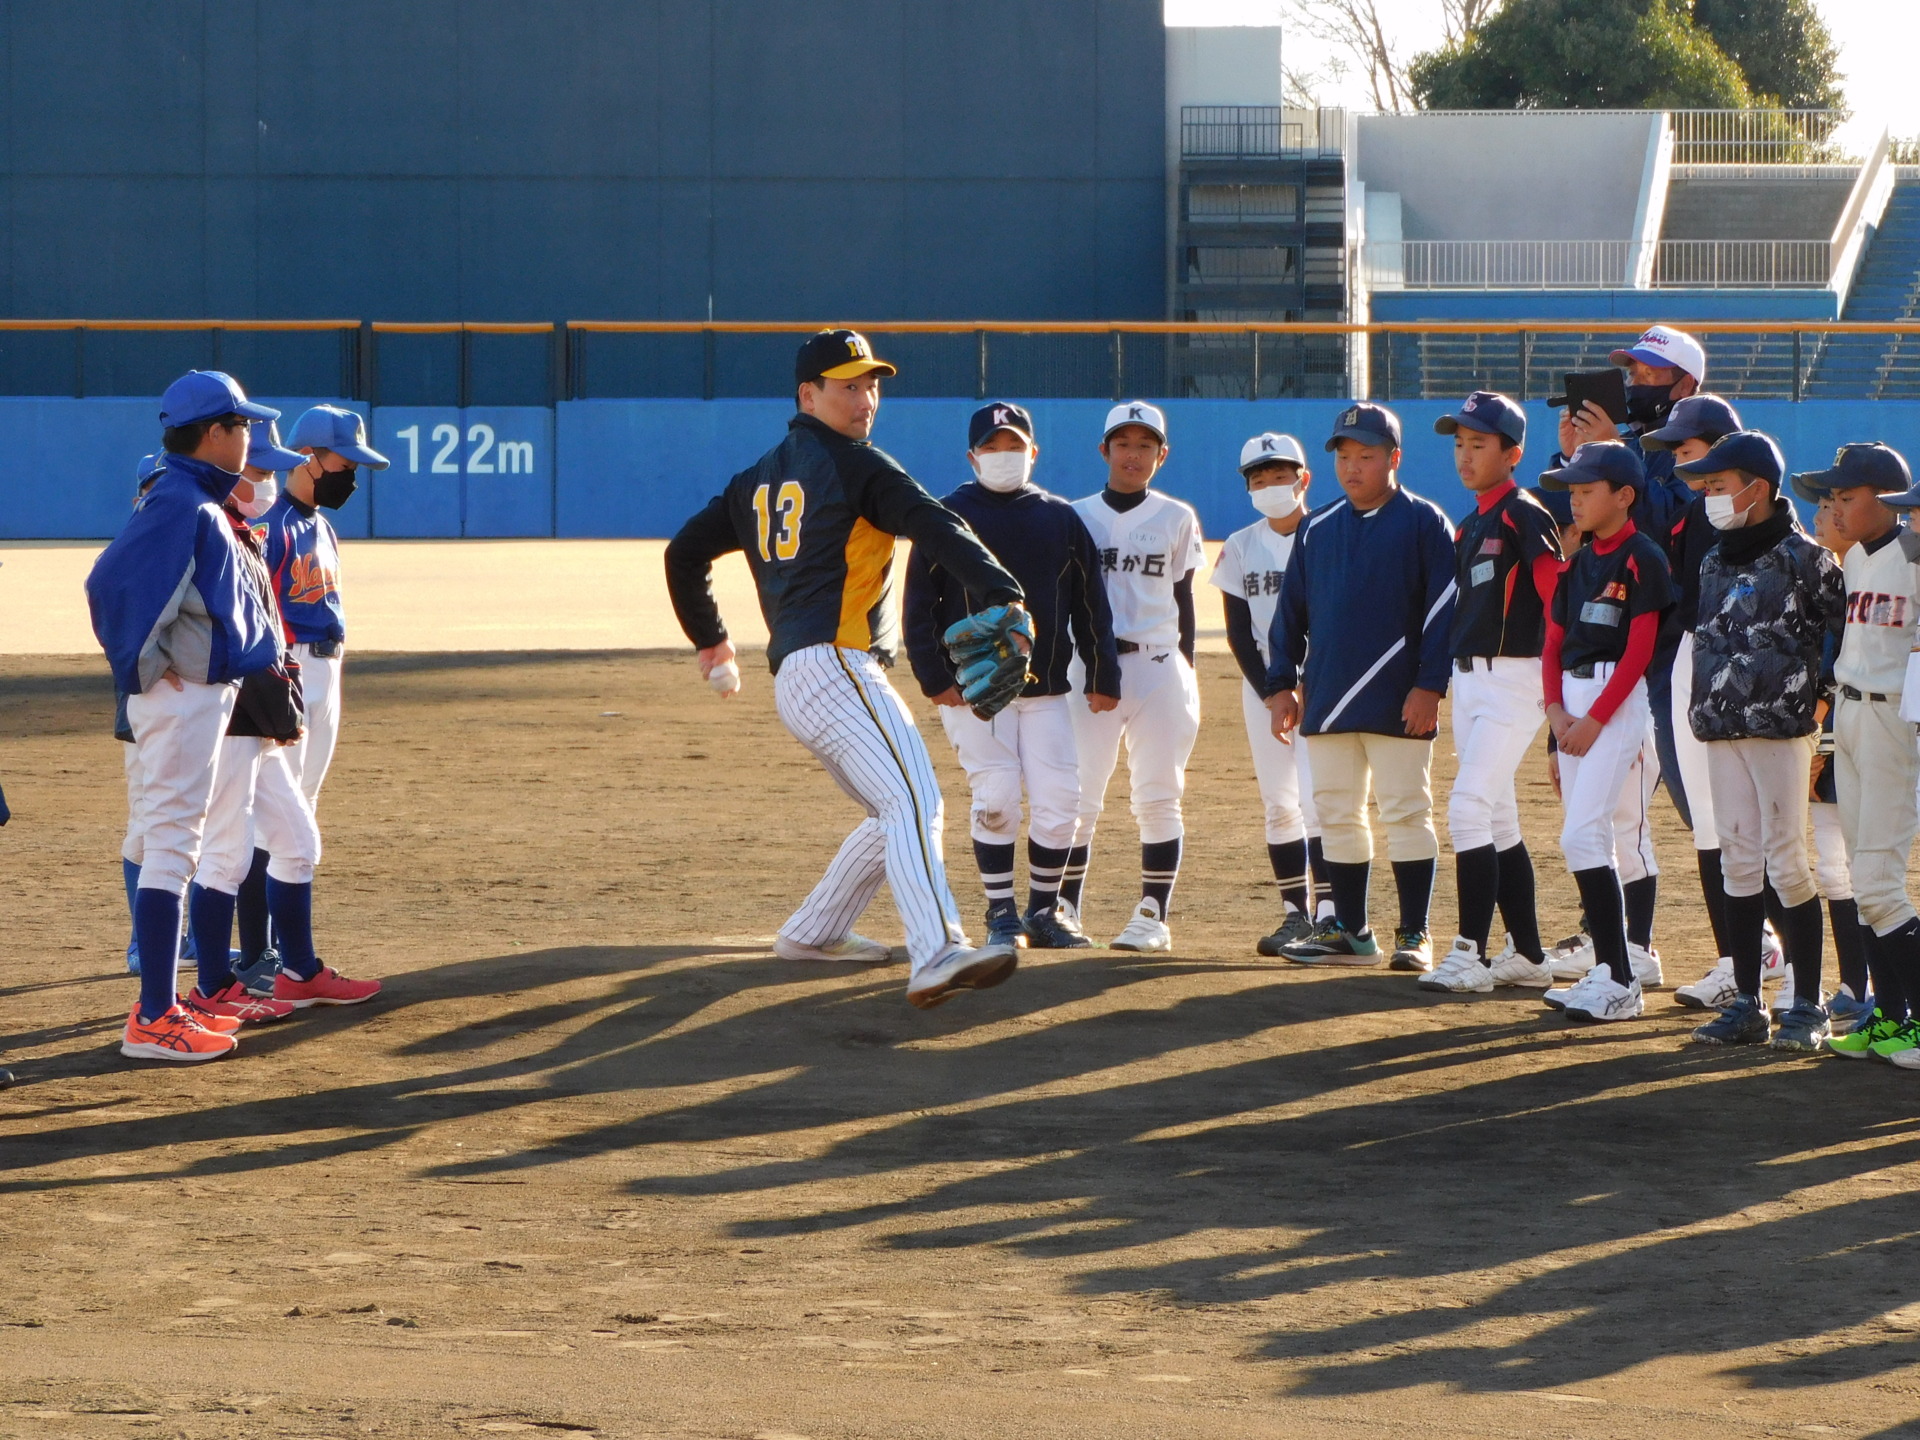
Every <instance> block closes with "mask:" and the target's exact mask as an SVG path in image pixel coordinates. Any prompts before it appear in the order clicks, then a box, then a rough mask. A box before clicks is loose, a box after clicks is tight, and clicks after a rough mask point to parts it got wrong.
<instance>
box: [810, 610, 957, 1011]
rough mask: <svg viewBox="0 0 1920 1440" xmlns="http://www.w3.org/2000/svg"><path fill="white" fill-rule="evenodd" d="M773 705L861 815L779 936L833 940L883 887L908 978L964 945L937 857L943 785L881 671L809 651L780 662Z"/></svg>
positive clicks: (861, 659)
mask: <svg viewBox="0 0 1920 1440" xmlns="http://www.w3.org/2000/svg"><path fill="white" fill-rule="evenodd" d="M773 702H774V708H775V709H776V710H778V711H779V714H780V720H781V723H782V724H784V725H785V726H786V727H787V729H788V730H789V731H790V732H791V733H792V735H793V738H794V739H796V740H798V741H799V742H800V743H801V744H802V745H804V746H806V747H807V749H808V750H810V751H812V752H813V755H814V758H815V759H817V760H819V762H820V763H821V764H822V765H824V766H826V767H827V773H828V774H829V775H831V776H832V777H833V779H834V783H835V784H837V785H838V786H839V787H840V788H841V789H842V790H844V791H846V792H847V794H848V795H850V796H852V797H853V799H854V800H855V801H857V802H858V803H859V805H860V807H861V808H862V809H864V810H865V811H866V812H867V818H866V819H865V820H863V821H861V822H860V824H858V825H856V826H855V827H854V829H853V833H852V834H850V835H849V836H847V838H846V839H845V841H843V842H842V843H841V846H840V853H839V854H837V855H835V856H834V857H833V863H832V864H831V865H829V866H828V867H827V873H826V874H825V875H823V876H821V877H820V883H819V884H817V885H815V886H814V887H813V893H812V894H811V895H809V896H807V898H806V900H805V901H804V902H803V903H802V904H801V906H800V908H799V909H798V910H796V911H794V912H793V914H792V916H791V917H789V919H788V920H787V923H786V924H785V925H783V926H781V927H780V933H781V934H782V935H784V936H786V937H787V938H788V939H789V940H793V941H797V942H798V943H800V944H802V945H824V944H826V943H828V942H829V941H833V940H838V939H839V938H840V937H842V936H843V935H845V934H846V933H847V932H848V931H849V930H851V929H852V928H853V924H854V921H856V920H858V919H859V918H860V914H861V912H862V911H864V910H865V909H866V908H867V906H868V904H870V903H871V902H872V900H873V897H874V894H875V893H876V892H877V891H878V890H879V889H880V882H881V881H882V880H885V881H886V882H887V884H888V885H889V887H890V888H891V889H892V891H893V903H894V904H895V906H897V907H898V908H899V911H900V919H901V920H902V921H903V922H904V923H905V925H906V928H907V957H908V960H909V962H910V963H911V965H912V968H913V970H914V972H915V973H918V972H919V971H920V970H921V969H922V968H923V967H924V966H926V965H927V964H928V963H930V962H931V961H933V960H934V959H935V958H936V957H938V956H939V955H940V954H941V953H942V952H943V951H945V950H947V949H948V948H949V947H951V946H954V945H964V944H966V943H967V938H966V933H965V932H964V931H963V930H962V929H961V928H960V911H959V907H958V906H956V905H955V904H954V900H953V891H952V890H951V889H950V888H949V887H948V885H947V867H946V860H945V857H944V855H943V854H942V847H941V835H940V832H941V827H942V824H943V820H944V816H943V811H942V804H941V799H940V782H939V781H938V779H936V778H935V776H934V773H933V762H932V761H931V760H929V759H928V758H927V747H926V745H925V744H924V743H922V741H921V739H920V732H919V731H918V730H916V729H915V728H914V724H913V715H912V714H911V712H909V711H908V709H907V707H906V704H905V702H904V701H902V700H901V698H900V696H899V694H898V693H897V692H896V691H895V690H894V688H893V686H892V685H891V684H889V683H888V681H887V675H886V671H885V670H883V669H882V668H881V667H880V662H879V661H877V660H875V659H874V658H873V656H872V655H870V654H868V653H867V652H866V651H864V650H848V649H844V648H842V647H840V646H837V645H809V646H808V647H807V648H806V649H804V650H796V651H794V652H793V654H791V655H789V656H787V658H786V659H784V660H782V661H781V662H780V673H779V674H777V675H776V676H774V680H773Z"/></svg>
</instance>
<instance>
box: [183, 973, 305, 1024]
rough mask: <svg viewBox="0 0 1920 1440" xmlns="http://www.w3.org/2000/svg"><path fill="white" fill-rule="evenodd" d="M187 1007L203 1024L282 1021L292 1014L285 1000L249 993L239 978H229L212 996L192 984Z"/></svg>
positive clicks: (291, 1007)
mask: <svg viewBox="0 0 1920 1440" xmlns="http://www.w3.org/2000/svg"><path fill="white" fill-rule="evenodd" d="M187 1008H188V1009H190V1010H192V1011H193V1012H194V1013H193V1018H194V1019H196V1020H198V1021H199V1022H200V1023H201V1024H202V1025H205V1024H207V1022H208V1021H209V1020H222V1019H224V1020H233V1021H236V1022H238V1023H239V1024H243V1025H244V1024H253V1025H258V1024H261V1023H263V1022H265V1021H268V1020H284V1019H286V1018H287V1016H289V1015H291V1014H293V1006H292V1005H291V1004H289V1003H288V1002H287V1001H285V1000H262V999H260V998H258V997H257V996H254V995H250V994H248V993H247V987H246V986H244V985H242V984H241V983H240V982H239V981H238V980H233V981H229V982H228V983H227V984H226V985H225V986H223V987H222V988H220V989H219V990H216V991H215V992H214V993H213V994H211V995H202V994H201V993H200V987H199V986H198V985H196V986H194V987H193V989H192V990H190V991H189V992H188V993H187Z"/></svg>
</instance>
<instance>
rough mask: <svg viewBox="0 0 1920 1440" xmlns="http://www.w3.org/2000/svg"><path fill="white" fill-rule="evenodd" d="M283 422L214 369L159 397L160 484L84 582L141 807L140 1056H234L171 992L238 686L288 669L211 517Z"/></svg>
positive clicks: (223, 528) (131, 1049)
mask: <svg viewBox="0 0 1920 1440" xmlns="http://www.w3.org/2000/svg"><path fill="white" fill-rule="evenodd" d="M279 414H280V412H279V411H277V410H273V409H270V408H269V407H267V406H265V405H256V404H254V403H253V402H252V401H251V400H249V399H247V397H246V393H245V392H244V391H243V390H241V388H240V386H239V384H238V383H236V382H235V380H234V379H233V377H232V376H230V375H226V374H223V373H222V372H220V371H217V370H195V371H190V372H189V373H188V374H186V375H183V376H182V377H181V378H180V379H178V380H176V381H174V383H173V384H172V385H170V386H168V387H167V392H166V394H165V395H164V396H162V397H161V401H160V423H161V425H162V426H163V427H164V432H163V434H162V437H161V443H162V446H163V448H164V449H165V451H166V457H167V460H166V467H167V468H166V471H165V473H163V474H162V475H161V476H160V477H159V478H158V479H156V480H155V481H154V483H153V488H152V489H151V490H149V491H148V492H147V494H146V496H145V497H144V498H143V499H142V500H141V502H140V504H139V505H138V506H137V507H136V508H135V510H134V512H133V517H132V518H131V519H130V520H129V521H128V522H127V525H126V528H125V529H123V530H122V531H121V532H120V534H119V536H118V537H117V538H116V539H115V540H114V542H113V543H112V544H111V545H109V546H108V547H107V548H106V549H105V550H104V551H102V552H101V554H100V558H99V559H98V560H96V561H95V562H94V566H93V570H92V571H91V573H89V574H88V576H87V605H88V608H89V610H90V611H91V612H92V618H93V633H94V635H95V637H96V638H97V639H98V640H99V641H100V645H101V648H102V649H104V650H105V651H106V654H107V660H108V662H109V663H110V664H111V666H112V667H113V680H114V687H115V688H116V689H117V690H119V691H120V692H121V693H122V694H124V695H125V696H126V697H127V721H128V724H129V725H130V727H131V728H132V731H133V737H134V740H133V743H134V747H135V750H136V752H137V756H138V764H139V767H140V780H141V786H142V794H143V796H144V799H145V803H146V826H145V833H144V836H143V853H142V856H141V862H140V881H139V885H138V887H137V892H138V893H137V894H136V896H135V899H134V931H135V934H136V936H137V937H138V940H139V946H140V998H139V1000H138V1001H136V1002H135V1004H134V1007H133V1009H132V1011H131V1012H130V1013H129V1014H128V1016H127V1026H126V1032H125V1035H124V1037H123V1039H122V1041H121V1045H120V1051H121V1053H122V1054H124V1055H128V1056H131V1057H133V1058H135V1059H150V1060H213V1059H217V1058H218V1057H219V1056H221V1055H225V1054H228V1053H229V1052H231V1051H232V1050H233V1049H234V1039H233V1034H232V1030H233V1029H235V1028H238V1027H237V1025H229V1024H228V1023H227V1022H226V1021H224V1020H218V1019H215V1018H214V1017H209V1016H195V1015H194V1014H193V1013H192V1012H191V1011H189V1010H188V1009H187V1008H186V1007H185V1006H183V1005H181V1004H180V1001H179V997H178V996H177V995H176V994H175V991H174V983H175V976H176V972H177V970H178V968H179V963H180V919H181V902H182V899H183V897H184V896H185V894H186V889H187V882H188V880H189V879H191V878H192V876H193V871H194V866H195V864H196V862H197V861H198V859H199V853H200V839H201V834H202V832H203V829H204V827H205V824H206V815H207V801H208V797H209V795H210V794H211V792H212V789H213V779H214V767H215V764H216V761H217V760H218V758H219V751H220V741H221V738H222V737H223V736H224V735H225V734H226V731H227V722H228V721H229V719H231V717H232V714H233V706H234V700H235V696H236V685H237V683H238V682H239V680H240V679H241V677H243V676H245V675H249V674H252V673H253V672H255V671H258V670H264V669H267V668H268V667H269V666H272V665H274V664H276V663H278V662H280V661H281V660H283V659H284V657H285V651H284V650H283V648H282V645H281V641H280V636H279V634H278V633H277V632H276V631H275V629H274V627H273V623H272V619H271V617H270V616H269V615H268V614H267V611H266V609H265V607H264V606H263V605H262V603H261V601H260V598H259V596H257V595H256V594H255V593H254V592H253V591H252V589H251V588H249V586H248V585H247V583H246V579H245V575H246V570H245V566H244V562H243V560H242V558H241V555H240V552H239V540H238V538H237V537H236V535H235V533H234V529H233V526H232V524H231V523H230V522H229V521H228V519H227V517H226V515H225V514H224V513H222V510H221V506H222V505H223V503H224V502H225V501H226V499H227V497H228V495H230V494H231V493H232V492H233V487H234V486H235V485H236V484H237V483H238V482H239V479H240V467H241V466H242V465H244V464H245V463H246V458H247V446H248V442H249V439H250V438H251V437H250V429H249V422H251V421H253V420H273V419H277V418H279Z"/></svg>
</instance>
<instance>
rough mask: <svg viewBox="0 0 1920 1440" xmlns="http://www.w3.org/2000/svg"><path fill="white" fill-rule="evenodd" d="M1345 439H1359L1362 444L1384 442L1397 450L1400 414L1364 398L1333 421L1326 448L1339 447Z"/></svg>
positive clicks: (1386, 445)
mask: <svg viewBox="0 0 1920 1440" xmlns="http://www.w3.org/2000/svg"><path fill="white" fill-rule="evenodd" d="M1342 440H1358V441H1359V442H1360V443H1361V444H1362V445H1381V446H1385V447H1386V448H1387V449H1389V450H1398V449H1399V448H1400V417H1399V416H1398V415H1396V414H1394V413H1393V412H1392V411H1391V410H1389V409H1387V407H1386V406H1384V405H1370V404H1368V403H1366V402H1365V401H1362V402H1361V403H1360V404H1358V405H1349V406H1348V407H1347V408H1346V409H1344V410H1342V411H1341V412H1340V418H1339V419H1338V420H1337V421H1335V422H1334V426H1333V434H1332V436H1330V437H1329V438H1328V440H1327V449H1329V450H1335V449H1338V448H1339V446H1340V442H1341V441H1342Z"/></svg>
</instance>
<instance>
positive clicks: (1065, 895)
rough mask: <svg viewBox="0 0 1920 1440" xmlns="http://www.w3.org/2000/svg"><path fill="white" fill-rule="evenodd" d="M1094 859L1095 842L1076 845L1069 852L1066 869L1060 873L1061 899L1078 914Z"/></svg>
mask: <svg viewBox="0 0 1920 1440" xmlns="http://www.w3.org/2000/svg"><path fill="white" fill-rule="evenodd" d="M1092 858H1093V842H1092V841H1091V840H1089V841H1088V842H1087V843H1086V844H1085V845H1074V846H1071V847H1069V848H1068V850H1067V864H1066V868H1065V869H1064V870H1062V871H1061V872H1060V898H1061V899H1062V900H1064V901H1066V902H1067V904H1069V905H1070V906H1072V907H1073V909H1074V911H1075V912H1076V913H1078V911H1079V909H1080V896H1081V894H1082V893H1083V892H1084V890H1085V889H1086V884H1087V865H1088V863H1089V862H1090V861H1091V860H1092Z"/></svg>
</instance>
